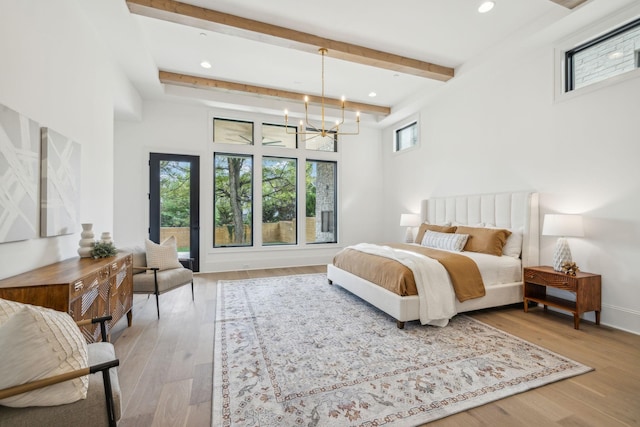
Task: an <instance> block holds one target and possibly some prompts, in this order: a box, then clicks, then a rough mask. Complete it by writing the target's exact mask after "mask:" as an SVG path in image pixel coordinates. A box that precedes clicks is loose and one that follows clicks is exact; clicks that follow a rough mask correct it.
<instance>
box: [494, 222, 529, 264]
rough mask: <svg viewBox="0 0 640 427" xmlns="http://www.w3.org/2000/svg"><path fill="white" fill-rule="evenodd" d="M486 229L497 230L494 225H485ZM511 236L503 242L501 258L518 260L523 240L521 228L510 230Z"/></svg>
mask: <svg viewBox="0 0 640 427" xmlns="http://www.w3.org/2000/svg"><path fill="white" fill-rule="evenodd" d="M487 228H497V227H496V226H494V225H490V224H487ZM509 231H511V235H510V236H509V237H507V241H506V242H505V244H504V246H503V248H502V255H503V256H510V257H512V258H520V254H521V253H522V241H523V239H524V237H523V234H524V230H523V228H522V227H520V228H518V229H513V228H512V229H510V230H509Z"/></svg>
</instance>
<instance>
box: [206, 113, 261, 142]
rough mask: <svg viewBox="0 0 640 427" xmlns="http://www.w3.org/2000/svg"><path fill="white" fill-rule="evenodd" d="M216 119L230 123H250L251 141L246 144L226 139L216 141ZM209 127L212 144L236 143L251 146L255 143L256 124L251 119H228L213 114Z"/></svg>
mask: <svg viewBox="0 0 640 427" xmlns="http://www.w3.org/2000/svg"><path fill="white" fill-rule="evenodd" d="M216 120H221V121H225V122H232V123H245V124H250V125H251V141H250V142H248V143H246V144H243V143H236V142H227V141H216ZM211 129H212V133H211V140H212V142H213V143H214V144H228V145H236V146H240V147H246V146H249V147H253V146H255V145H256V143H255V142H256V141H255V131H256V124H255V121H253V120H241V119H229V118H227V117H218V116H213V117H212V118H211Z"/></svg>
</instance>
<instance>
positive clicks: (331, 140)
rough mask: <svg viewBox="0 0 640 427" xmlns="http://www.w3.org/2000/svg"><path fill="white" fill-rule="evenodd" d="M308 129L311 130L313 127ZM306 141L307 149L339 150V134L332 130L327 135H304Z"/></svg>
mask: <svg viewBox="0 0 640 427" xmlns="http://www.w3.org/2000/svg"><path fill="white" fill-rule="evenodd" d="M307 131H311V129H307ZM304 142H305V147H306V148H307V150H315V151H331V152H336V151H338V135H336V133H335V132H330V133H329V135H327V136H320V135H304Z"/></svg>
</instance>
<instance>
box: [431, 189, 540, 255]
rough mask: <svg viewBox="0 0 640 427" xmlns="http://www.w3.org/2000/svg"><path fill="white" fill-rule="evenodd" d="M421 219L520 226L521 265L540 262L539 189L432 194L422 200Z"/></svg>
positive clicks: (467, 223) (434, 222)
mask: <svg viewBox="0 0 640 427" xmlns="http://www.w3.org/2000/svg"><path fill="white" fill-rule="evenodd" d="M420 217H421V220H422V221H423V222H424V221H427V222H429V223H431V224H442V223H445V222H451V223H459V224H466V225H469V226H472V227H473V226H475V225H478V224H480V223H483V224H486V225H488V224H491V225H494V226H496V227H500V228H508V229H519V228H522V230H523V242H522V256H521V258H522V265H523V267H528V266H533V265H539V264H538V262H539V261H538V260H539V240H540V239H539V234H540V233H539V224H540V222H539V213H538V193H534V192H517V193H496V194H476V195H467V196H451V197H433V198H431V199H426V200H423V201H422V203H421V215H420Z"/></svg>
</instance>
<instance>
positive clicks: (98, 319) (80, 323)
mask: <svg viewBox="0 0 640 427" xmlns="http://www.w3.org/2000/svg"><path fill="white" fill-rule="evenodd" d="M111 319H113V316H111V315H108V316H103V317H94V318H93V319H84V320H78V321H77V322H76V325H78V326H85V325H90V324H92V323H104V322H107V321H109V320H111Z"/></svg>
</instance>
